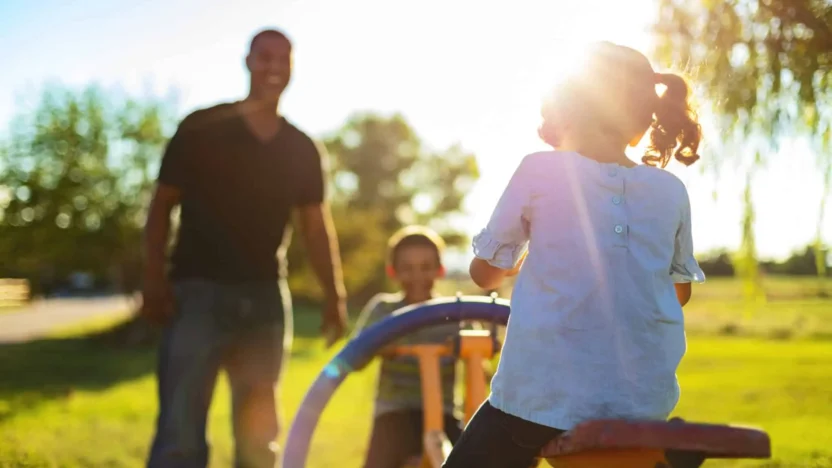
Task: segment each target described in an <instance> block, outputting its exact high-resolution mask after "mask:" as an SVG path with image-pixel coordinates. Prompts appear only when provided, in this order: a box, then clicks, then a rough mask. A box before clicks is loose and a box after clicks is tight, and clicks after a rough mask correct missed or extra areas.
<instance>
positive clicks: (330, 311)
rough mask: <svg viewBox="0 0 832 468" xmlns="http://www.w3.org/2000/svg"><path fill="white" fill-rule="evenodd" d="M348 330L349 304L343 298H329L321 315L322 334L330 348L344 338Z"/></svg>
mask: <svg viewBox="0 0 832 468" xmlns="http://www.w3.org/2000/svg"><path fill="white" fill-rule="evenodd" d="M346 330H347V303H346V301H345V300H344V299H343V298H340V297H337V296H335V297H331V298H327V300H326V304H325V305H324V310H323V311H322V313H321V334H322V335H323V336H324V339H325V340H326V347H327V348H330V347H332V345H334V344H335V343H336V342H338V340H340V339H341V338H343V337H344V334H345V333H346Z"/></svg>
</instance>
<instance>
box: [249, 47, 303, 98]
mask: <svg viewBox="0 0 832 468" xmlns="http://www.w3.org/2000/svg"><path fill="white" fill-rule="evenodd" d="M246 66H247V67H248V70H249V72H251V93H252V94H253V95H254V96H257V97H259V98H261V99H277V98H279V97H280V94H281V93H283V90H284V89H286V86H287V85H288V84H289V79H290V78H291V76H292V45H291V44H290V43H289V41H288V40H286V39H284V38H282V37H279V36H275V35H266V36H262V37H259V38H257V40H256V41H254V44H252V46H251V51H250V52H249V55H248V57H246Z"/></svg>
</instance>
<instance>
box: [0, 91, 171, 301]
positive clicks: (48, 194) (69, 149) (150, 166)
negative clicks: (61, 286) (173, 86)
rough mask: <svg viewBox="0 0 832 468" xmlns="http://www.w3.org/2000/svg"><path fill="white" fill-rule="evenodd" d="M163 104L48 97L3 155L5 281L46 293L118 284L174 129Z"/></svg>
mask: <svg viewBox="0 0 832 468" xmlns="http://www.w3.org/2000/svg"><path fill="white" fill-rule="evenodd" d="M171 117H172V113H171V112H170V106H169V105H168V104H167V103H166V102H163V101H155V100H149V101H148V100H145V101H138V100H133V99H118V98H117V96H110V95H106V94H105V93H103V92H102V91H101V90H99V89H97V88H95V87H90V88H88V89H86V90H85V91H83V92H73V91H71V90H66V89H49V90H47V91H46V92H45V93H44V94H43V96H42V99H41V102H40V104H39V105H38V106H37V108H36V109H34V111H33V112H31V113H29V114H23V115H20V116H19V117H18V118H17V120H16V121H15V123H14V125H13V126H12V129H11V135H10V138H9V140H8V142H7V143H6V144H5V145H4V146H3V147H2V153H0V166H2V168H3V172H2V174H0V190H2V192H3V193H4V196H3V203H2V205H0V209H2V211H1V213H2V219H0V238H2V239H3V242H2V243H0V258H3V270H5V273H6V274H16V275H21V276H26V277H30V278H35V279H37V280H36V281H35V284H36V285H37V284H39V283H40V282H46V283H49V282H51V281H52V279H63V278H66V277H67V276H68V275H69V274H70V273H71V272H74V271H85V272H88V273H90V274H92V275H94V276H96V277H99V278H101V277H105V276H108V275H113V274H115V275H116V276H123V275H121V273H123V272H124V271H125V270H131V269H133V267H130V265H133V266H135V265H136V264H137V263H138V262H139V260H140V257H139V255H140V238H141V229H142V226H143V223H144V213H145V210H146V207H147V203H148V195H149V188H150V186H151V183H152V180H153V175H154V174H153V170H154V168H155V164H156V161H157V160H158V155H159V153H160V151H161V148H162V145H163V144H164V142H165V141H166V136H167V133H168V131H167V129H168V128H169V127H170V124H171V123H172V119H171Z"/></svg>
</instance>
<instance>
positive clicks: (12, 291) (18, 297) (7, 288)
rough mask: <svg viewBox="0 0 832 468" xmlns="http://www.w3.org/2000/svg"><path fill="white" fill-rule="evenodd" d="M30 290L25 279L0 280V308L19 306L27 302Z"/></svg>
mask: <svg viewBox="0 0 832 468" xmlns="http://www.w3.org/2000/svg"><path fill="white" fill-rule="evenodd" d="M30 295H31V290H30V288H29V281H27V280H25V279H15V278H0V307H12V306H20V305H23V304H25V303H27V302H29V298H30Z"/></svg>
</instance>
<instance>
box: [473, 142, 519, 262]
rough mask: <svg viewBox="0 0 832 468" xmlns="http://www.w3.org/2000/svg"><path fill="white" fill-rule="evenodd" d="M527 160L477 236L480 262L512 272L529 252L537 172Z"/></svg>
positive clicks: (474, 241) (476, 245)
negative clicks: (532, 203) (531, 205)
mask: <svg viewBox="0 0 832 468" xmlns="http://www.w3.org/2000/svg"><path fill="white" fill-rule="evenodd" d="M532 165H533V159H531V158H530V157H528V156H527V157H526V158H524V159H523V161H522V162H521V163H520V166H519V167H518V168H517V170H516V171H515V172H514V175H512V177H511V180H510V181H509V183H508V186H507V187H506V189H505V191H504V192H503V194H502V196H501V197H500V200H499V201H498V202H497V206H496V208H495V209H494V212H493V213H492V215H491V219H490V220H489V221H488V224H487V225H486V227H485V229H483V230H482V231H480V233H479V234H477V235H476V236H474V239H473V242H472V247H473V249H474V255H475V256H476V257H477V258H480V259H482V260H485V261H487V262H488V263H489V264H490V265H492V266H495V267H497V268H500V269H503V270H510V269H512V268H514V267H515V266H516V265H517V262H518V261H519V260H520V258H521V257H522V256H523V254H524V253H525V252H526V249H528V244H529V225H530V219H529V213H530V204H531V197H532V182H533V178H532V176H533V174H534V170H533V168H532Z"/></svg>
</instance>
